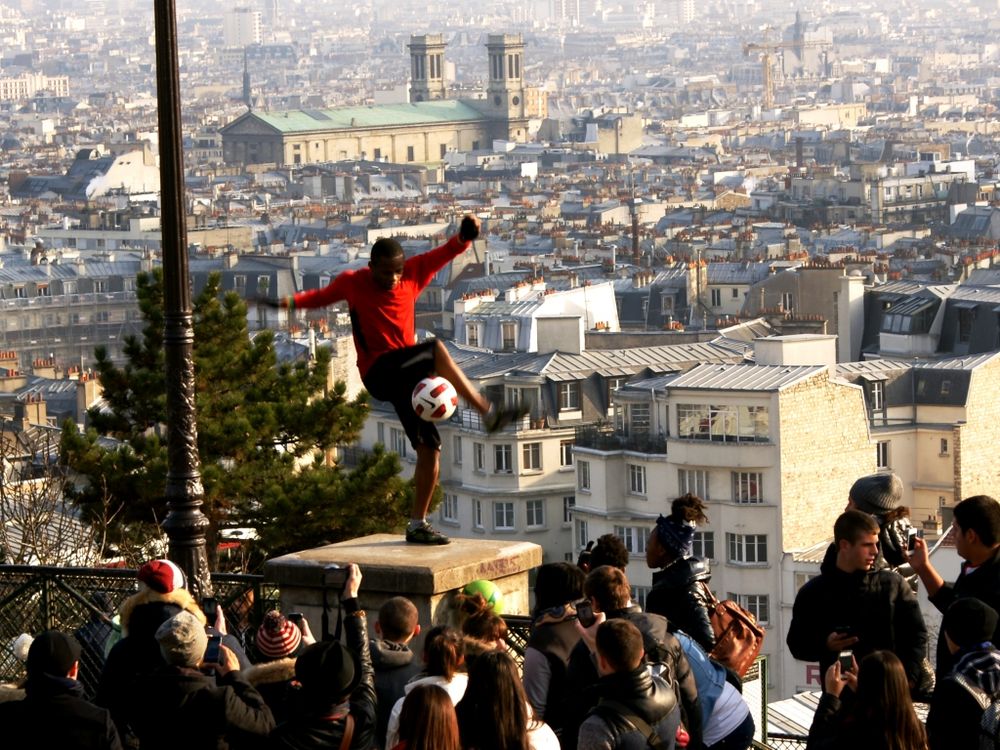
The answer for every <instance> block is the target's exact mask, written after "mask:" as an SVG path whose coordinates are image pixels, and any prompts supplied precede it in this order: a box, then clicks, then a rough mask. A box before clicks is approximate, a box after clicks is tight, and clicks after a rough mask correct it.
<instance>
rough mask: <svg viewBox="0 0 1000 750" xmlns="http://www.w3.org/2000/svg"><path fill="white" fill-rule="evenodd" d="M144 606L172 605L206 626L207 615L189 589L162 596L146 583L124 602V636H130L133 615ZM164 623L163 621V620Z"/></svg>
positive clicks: (122, 612)
mask: <svg viewBox="0 0 1000 750" xmlns="http://www.w3.org/2000/svg"><path fill="white" fill-rule="evenodd" d="M144 604H160V605H164V604H172V605H174V606H175V607H179V608H180V609H184V610H187V611H188V612H190V613H191V614H193V615H194V616H195V617H197V618H198V621H199V622H200V623H201V624H202V625H204V624H206V622H207V621H206V618H205V613H204V612H202V611H201V607H199V606H198V602H196V601H195V599H194V597H193V596H192V595H191V592H190V591H188V590H187V589H174V590H173V591H171V592H170V593H169V594H161V593H160V592H159V591H154V590H153V589H151V588H149V587H148V586H146V585H145V584H144V583H140V584H139V591H138V592H137V593H135V594H132V596H130V597H129V598H128V599H126V600H125V601H124V602H122V606H121V609H120V610H119V612H120V613H121V623H122V635H123V636H126V635H128V634H129V631H130V629H131V628H130V625H131V624H132V615H133V613H134V612H135V610H136V608H137V607H141V606H142V605H144ZM161 622H162V620H161Z"/></svg>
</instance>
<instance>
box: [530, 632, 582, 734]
mask: <svg viewBox="0 0 1000 750" xmlns="http://www.w3.org/2000/svg"><path fill="white" fill-rule="evenodd" d="M579 642H580V632H579V631H578V630H577V629H576V618H575V617H571V618H567V619H564V620H561V621H559V622H546V623H543V624H536V625H535V626H534V627H532V630H531V635H529V636H528V644H527V647H526V648H525V651H524V691H525V693H527V695H528V702H529V703H531V706H532V708H534V710H535V714H536V715H537V716H538V718H540V719H544V720H545V723H546V724H548V725H549V726H550V727H552V730H553V731H554V732H555V733H556V734H557V735H560V734H561V733H562V728H563V725H564V724H565V722H566V713H567V711H568V706H567V705H566V699H567V696H568V694H569V690H568V686H567V670H568V668H569V657H570V654H571V653H572V652H573V649H574V647H575V646H576V644H577V643H579Z"/></svg>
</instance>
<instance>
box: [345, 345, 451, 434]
mask: <svg viewBox="0 0 1000 750" xmlns="http://www.w3.org/2000/svg"><path fill="white" fill-rule="evenodd" d="M436 345H437V340H436V339H429V340H427V341H424V342H423V343H420V344H414V345H413V346H406V347H403V348H402V349H393V350H392V351H391V352H386V353H385V354H383V355H382V356H381V357H379V358H378V359H376V360H375V363H374V364H373V365H372V366H371V367H370V368H369V369H368V372H367V373H365V377H364V378H363V382H364V384H365V388H367V389H368V392H369V393H370V394H372V396H373V397H374V398H377V399H378V400H379V401H388V402H389V403H390V404H392V406H393V408H394V409H395V410H396V416H398V417H399V421H400V422H402V423H403V429H404V430H405V431H406V436H407V437H408V438H409V439H410V445H412V446H413V448H414V449H416V448H418V447H419V446H421V445H428V446H430V447H431V448H434V449H435V450H441V436H440V435H439V434H438V431H437V427H435V426H434V423H433V422H428V421H427V420H426V419H421V418H420V417H418V416H417V413H416V412H415V411H413V402H412V397H413V389H414V387H415V386H416V385H417V383H419V382H420V381H421V380H423V379H424V378H426V377H428V376H430V375H433V374H434V347H435V346H436Z"/></svg>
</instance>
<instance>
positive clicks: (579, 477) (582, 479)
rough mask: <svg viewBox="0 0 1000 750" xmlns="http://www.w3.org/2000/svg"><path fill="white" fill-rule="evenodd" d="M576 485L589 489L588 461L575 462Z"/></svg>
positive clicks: (582, 488)
mask: <svg viewBox="0 0 1000 750" xmlns="http://www.w3.org/2000/svg"><path fill="white" fill-rule="evenodd" d="M576 486H577V487H578V488H580V489H581V490H586V491H588V492H589V491H590V461H577V462H576Z"/></svg>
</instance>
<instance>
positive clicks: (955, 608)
mask: <svg viewBox="0 0 1000 750" xmlns="http://www.w3.org/2000/svg"><path fill="white" fill-rule="evenodd" d="M941 629H942V630H944V632H945V633H947V634H948V637H949V638H951V640H952V641H953V642H954V643H955V645H956V646H958V647H959V648H967V647H969V646H975V645H976V644H978V643H985V642H986V641H992V640H993V633H994V632H995V631H996V629H997V611H996V610H995V609H993V607H991V606H989V605H988V604H985V603H983V602H982V601H980V600H979V599H976V598H974V597H971V596H969V597H965V598H963V599H956V600H955V601H954V602H953V603H952V605H951V606H950V607H948V611H947V612H945V613H944V619H942V620H941Z"/></svg>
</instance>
